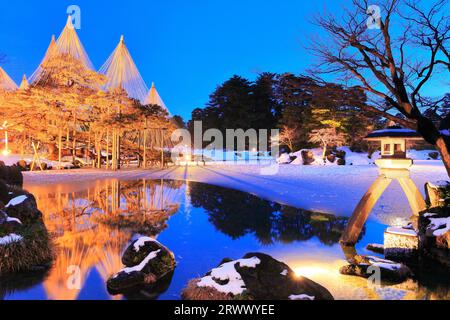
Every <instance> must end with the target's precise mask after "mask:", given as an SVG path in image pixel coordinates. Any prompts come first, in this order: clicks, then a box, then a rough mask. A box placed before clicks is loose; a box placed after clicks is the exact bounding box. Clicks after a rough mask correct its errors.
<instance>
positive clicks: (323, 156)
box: [322, 143, 328, 163]
mask: <svg viewBox="0 0 450 320" xmlns="http://www.w3.org/2000/svg"><path fill="white" fill-rule="evenodd" d="M327 147H328V144H326V143H324V144H323V153H322V159H323V162H324V163H326V162H327Z"/></svg>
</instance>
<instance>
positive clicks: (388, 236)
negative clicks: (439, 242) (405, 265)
mask: <svg viewBox="0 0 450 320" xmlns="http://www.w3.org/2000/svg"><path fill="white" fill-rule="evenodd" d="M418 252H419V235H418V234H417V232H416V231H415V230H414V229H412V228H395V227H390V228H388V229H386V231H385V233H384V254H385V257H386V258H387V259H403V258H406V259H408V258H412V257H414V256H415V255H417V254H418Z"/></svg>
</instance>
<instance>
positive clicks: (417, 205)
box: [397, 176, 427, 216]
mask: <svg viewBox="0 0 450 320" xmlns="http://www.w3.org/2000/svg"><path fill="white" fill-rule="evenodd" d="M397 180H398V182H399V183H400V186H401V187H402V189H403V191H404V192H405V194H406V197H407V198H408V202H409V205H410V206H411V209H412V211H413V213H414V215H415V216H419V214H420V213H421V212H423V211H424V210H425V209H426V208H427V205H426V202H425V199H424V198H423V196H422V194H421V193H420V191H419V189H418V188H417V186H416V184H415V183H414V182H413V181H412V180H411V178H410V177H409V176H408V177H405V178H400V179H397Z"/></svg>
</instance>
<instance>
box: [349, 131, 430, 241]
mask: <svg viewBox="0 0 450 320" xmlns="http://www.w3.org/2000/svg"><path fill="white" fill-rule="evenodd" d="M366 140H367V141H377V142H378V141H379V142H381V159H378V160H377V161H376V162H375V163H376V165H377V166H378V167H379V168H380V175H379V177H378V178H377V179H376V180H375V182H374V183H373V184H372V185H371V186H370V188H369V190H368V191H367V192H366V194H365V195H364V197H363V198H362V199H361V201H360V202H359V204H358V206H357V207H356V209H355V211H354V212H353V215H352V217H351V219H350V221H349V224H348V226H347V230H346V231H345V233H344V235H343V237H342V240H341V242H342V243H343V244H346V245H355V244H356V242H357V241H358V238H359V235H360V233H361V230H362V228H363V227H364V224H365V223H366V221H367V218H368V217H369V214H370V212H371V211H372V209H373V207H374V206H375V204H376V203H377V201H378V199H379V198H380V197H381V195H382V194H383V193H384V191H385V190H386V189H387V187H389V185H390V184H391V183H392V182H393V181H394V180H396V181H398V182H399V184H400V186H401V187H402V189H403V191H404V193H405V194H406V197H407V198H408V202H409V204H410V206H411V209H412V211H413V213H414V215H416V216H417V215H419V213H420V212H421V211H423V210H425V209H426V204H425V200H424V199H423V196H422V194H421V193H420V191H419V189H417V186H416V185H415V184H414V182H413V181H412V180H411V178H410V173H409V168H410V167H411V166H412V165H413V163H414V162H413V160H412V159H408V158H407V157H406V152H407V149H406V146H407V142H408V141H417V140H422V138H421V136H420V135H419V134H418V133H417V132H415V131H413V130H408V129H402V128H400V127H390V128H388V129H386V130H379V131H374V132H372V133H371V134H369V135H368V136H367V138H366Z"/></svg>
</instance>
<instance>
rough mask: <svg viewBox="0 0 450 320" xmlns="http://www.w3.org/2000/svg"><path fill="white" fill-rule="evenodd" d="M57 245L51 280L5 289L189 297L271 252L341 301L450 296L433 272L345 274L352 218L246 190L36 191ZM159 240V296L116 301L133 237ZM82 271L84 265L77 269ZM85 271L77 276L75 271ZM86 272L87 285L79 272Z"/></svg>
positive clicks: (1, 294)
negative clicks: (166, 262)
mask: <svg viewBox="0 0 450 320" xmlns="http://www.w3.org/2000/svg"><path fill="white" fill-rule="evenodd" d="M26 188H27V189H28V190H29V191H30V192H31V193H33V194H34V195H35V197H36V199H37V201H38V205H39V208H40V210H41V211H42V212H43V214H44V220H45V224H46V226H47V228H48V230H49V232H51V234H52V235H53V236H54V242H55V245H56V247H57V255H56V259H55V261H54V263H53V267H52V268H51V269H50V270H49V271H48V272H46V273H45V274H39V275H33V276H29V275H27V276H21V277H19V280H18V279H10V281H8V283H0V298H3V299H33V300H37V299H57V300H73V299H80V300H89V299H102V300H103V299H108V300H109V299H116V300H118V299H136V298H139V299H163V300H164V299H170V300H173V299H180V292H181V290H182V289H183V288H184V287H185V285H186V284H187V283H188V281H189V280H191V279H193V278H197V277H199V276H202V275H204V274H205V273H206V272H207V271H209V270H210V269H212V268H214V267H216V266H217V265H218V264H219V263H220V261H222V260H223V259H224V258H232V259H237V258H241V257H242V256H244V255H245V254H246V253H249V252H263V253H267V254H269V255H271V256H273V257H274V258H276V259H278V260H281V261H283V262H285V263H287V264H288V265H289V266H290V267H291V268H292V269H293V270H294V271H295V272H296V273H297V274H299V275H303V276H306V277H308V278H310V279H312V280H314V281H316V282H318V283H320V284H321V285H323V286H324V287H326V288H327V289H328V290H330V292H331V293H332V294H333V295H334V297H335V298H337V299H428V298H430V299H449V298H450V294H449V287H450V284H449V281H450V280H449V277H448V276H437V275H436V274H434V273H433V274H430V272H428V273H426V274H425V275H423V276H419V277H418V279H415V280H409V281H407V282H406V283H403V284H400V285H394V286H383V287H373V286H371V285H370V284H369V283H368V282H367V280H365V279H360V278H356V277H349V276H342V275H340V274H339V268H340V267H341V266H343V265H345V264H346V261H345V255H344V252H343V250H342V248H341V246H340V245H339V243H338V241H339V238H340V236H341V233H342V231H343V229H344V227H345V224H346V222H347V219H348V218H345V217H335V216H333V215H327V214H321V213H315V212H309V211H305V210H300V209H295V208H292V207H287V206H283V205H280V204H277V203H273V202H269V201H265V200H262V199H260V198H257V197H255V196H252V195H250V194H247V193H243V192H239V191H234V190H229V189H224V188H221V187H216V186H211V185H206V184H201V183H194V182H185V181H172V180H139V181H119V180H104V181H96V182H91V183H88V182H86V183H82V184H80V183H76V184H70V183H68V184H60V185H51V186H36V185H30V186H26ZM385 228H386V226H385V225H383V224H381V223H379V222H377V221H374V220H370V221H369V222H368V223H367V225H366V228H365V230H364V234H363V235H362V237H361V240H360V242H359V243H358V245H357V247H356V250H357V251H358V253H359V254H369V253H370V252H367V251H366V250H365V247H366V245H367V244H369V243H382V242H383V232H384V229H385ZM140 235H145V236H153V237H155V238H157V239H158V240H159V241H160V242H161V243H163V244H164V245H165V246H167V247H168V248H169V249H170V250H171V251H172V252H174V254H175V257H176V260H177V268H176V270H175V273H174V275H173V277H172V278H171V279H169V281H167V283H165V284H164V285H163V286H162V287H161V288H159V290H158V291H156V292H144V291H142V292H137V293H135V294H133V295H129V296H122V295H116V296H112V295H110V294H109V293H108V291H107V289H106V281H107V279H108V278H109V277H110V276H111V275H113V274H114V273H116V272H117V271H119V270H120V269H121V268H122V267H123V266H122V264H121V256H122V253H123V252H124V250H125V249H126V248H127V246H128V245H129V244H130V242H131V241H133V239H136V238H137V237H139V236H140ZM74 268H75V269H74ZM75 270H76V271H75ZM74 272H78V273H79V275H80V276H81V278H80V279H81V282H80V283H79V284H80V286H79V287H78V286H76V285H73V284H72V282H71V280H70V279H72V278H71V276H72V275H73V274H74Z"/></svg>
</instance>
